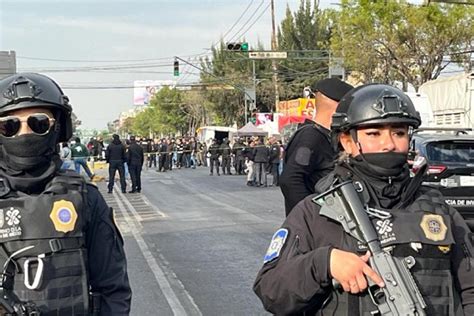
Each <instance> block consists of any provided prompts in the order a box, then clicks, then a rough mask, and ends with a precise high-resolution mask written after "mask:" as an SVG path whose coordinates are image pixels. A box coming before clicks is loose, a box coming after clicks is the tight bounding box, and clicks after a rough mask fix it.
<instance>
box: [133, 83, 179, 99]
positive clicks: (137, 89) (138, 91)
mask: <svg viewBox="0 0 474 316" xmlns="http://www.w3.org/2000/svg"><path fill="white" fill-rule="evenodd" d="M175 85H176V81H173V80H136V81H134V82H133V104H134V105H148V104H150V101H151V99H152V97H153V96H154V95H155V93H157V92H158V91H160V89H161V88H163V87H164V86H170V87H174V86H175Z"/></svg>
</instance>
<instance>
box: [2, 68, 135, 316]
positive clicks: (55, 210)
mask: <svg viewBox="0 0 474 316" xmlns="http://www.w3.org/2000/svg"><path fill="white" fill-rule="evenodd" d="M71 136H72V122H71V106H70V105H69V100H68V98H67V97H66V96H65V95H64V94H63V92H62V91H61V88H60V87H59V86H58V85H57V84H56V83H55V82H54V81H53V80H51V79H50V78H48V77H46V76H43V75H40V74H34V73H25V74H16V75H13V76H10V77H7V78H5V79H3V80H1V81H0V142H1V148H0V151H1V153H2V159H1V160H0V245H1V247H0V268H2V272H1V273H2V274H1V280H0V294H1V297H2V300H0V309H2V311H3V313H7V314H13V315H37V314H41V315H88V314H94V315H128V314H129V311H130V300H131V290H130V286H129V282H128V276H127V269H126V259H125V254H124V250H123V242H122V239H121V237H120V234H119V232H118V230H117V228H116V226H115V224H114V222H113V219H112V211H111V209H110V208H109V207H108V206H107V204H106V203H105V201H104V199H103V198H102V196H101V195H100V193H99V192H98V190H97V188H96V187H94V186H93V185H91V184H87V183H85V182H84V180H83V178H82V177H80V176H79V175H77V174H76V173H74V172H72V171H60V167H61V160H60V159H59V156H58V154H57V144H58V143H59V142H62V141H67V140H69V139H70V138H71ZM3 313H2V315H3ZM35 313H36V314H35Z"/></svg>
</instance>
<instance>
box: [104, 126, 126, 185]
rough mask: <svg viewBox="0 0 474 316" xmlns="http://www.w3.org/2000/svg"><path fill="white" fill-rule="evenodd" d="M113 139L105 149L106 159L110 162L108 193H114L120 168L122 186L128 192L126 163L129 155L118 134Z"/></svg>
mask: <svg viewBox="0 0 474 316" xmlns="http://www.w3.org/2000/svg"><path fill="white" fill-rule="evenodd" d="M112 138H113V140H112V142H111V143H110V144H109V146H107V149H106V151H105V160H106V161H107V163H108V164H109V185H108V188H109V191H108V193H112V190H113V188H114V181H115V172H116V171H117V170H118V173H119V176H120V188H121V189H122V193H125V192H126V189H127V182H125V167H124V163H125V162H126V161H127V156H126V154H125V152H126V151H125V146H124V145H123V144H122V142H121V141H120V137H119V136H118V135H117V134H114V135H113V136H112Z"/></svg>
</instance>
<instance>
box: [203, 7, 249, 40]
mask: <svg viewBox="0 0 474 316" xmlns="http://www.w3.org/2000/svg"><path fill="white" fill-rule="evenodd" d="M252 4H253V0H252V1H250V2H249V5H248V6H247V8H245V10H244V12H242V14H241V15H240V16H239V18H238V19H237V21H235V23H234V24H233V25H232V26H231V27H230V29H229V30H228V31H227V32H226V33H225V34H224V35H222V39H224V38H225V37H226V36H227V35H228V34H229V33H230V32H231V31H232V30H233V29H234V27H235V26H236V25H237V23H239V22H240V20H241V19H242V17H243V16H244V14H245V13H247V11H248V10H249V8H250V6H251V5H252ZM216 44H217V43H216ZM212 46H214V45H212Z"/></svg>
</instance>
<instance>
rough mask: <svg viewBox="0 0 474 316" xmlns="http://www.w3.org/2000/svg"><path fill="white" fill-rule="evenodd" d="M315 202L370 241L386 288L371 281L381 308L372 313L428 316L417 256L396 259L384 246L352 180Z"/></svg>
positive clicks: (324, 212) (374, 266) (373, 262)
mask: <svg viewBox="0 0 474 316" xmlns="http://www.w3.org/2000/svg"><path fill="white" fill-rule="evenodd" d="M361 190H362V187H361ZM313 201H314V202H316V203H317V204H319V205H320V206H321V210H320V214H321V215H324V216H326V217H329V218H331V219H334V220H335V221H338V222H339V223H341V224H342V226H343V227H344V230H345V231H346V232H347V233H348V234H350V235H351V236H353V237H354V238H356V239H357V240H359V241H361V242H363V243H364V244H367V246H368V248H369V250H370V252H371V254H372V256H371V257H370V259H369V260H370V266H371V267H372V269H374V270H375V272H377V274H378V275H380V277H381V278H382V279H383V281H384V283H385V287H383V288H380V287H379V286H377V285H376V284H375V283H373V282H372V280H370V278H369V280H368V281H369V287H368V292H369V295H370V297H371V299H372V301H373V303H374V304H375V305H376V306H377V309H378V311H375V312H373V313H372V314H374V315H381V316H382V315H383V316H398V315H403V316H425V315H426V313H425V311H424V309H425V307H426V303H425V301H424V299H423V296H422V295H421V293H420V291H419V289H418V287H417V285H416V283H415V280H414V279H413V276H412V275H411V273H410V269H411V268H412V267H413V266H414V265H415V258H413V257H412V256H408V257H406V258H403V259H400V258H396V257H393V256H392V255H391V254H390V253H388V252H386V251H384V250H383V249H382V244H381V242H380V240H379V237H378V235H377V232H376V231H375V229H374V226H373V224H372V222H371V221H370V219H369V216H368V214H367V212H366V210H365V208H364V206H363V205H362V202H361V200H360V197H359V195H358V194H357V192H356V189H355V187H354V184H353V183H352V181H345V182H343V183H340V184H338V185H336V186H335V187H334V188H332V189H331V190H329V191H326V192H324V193H322V194H320V195H318V196H316V197H315V198H314V199H313Z"/></svg>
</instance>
